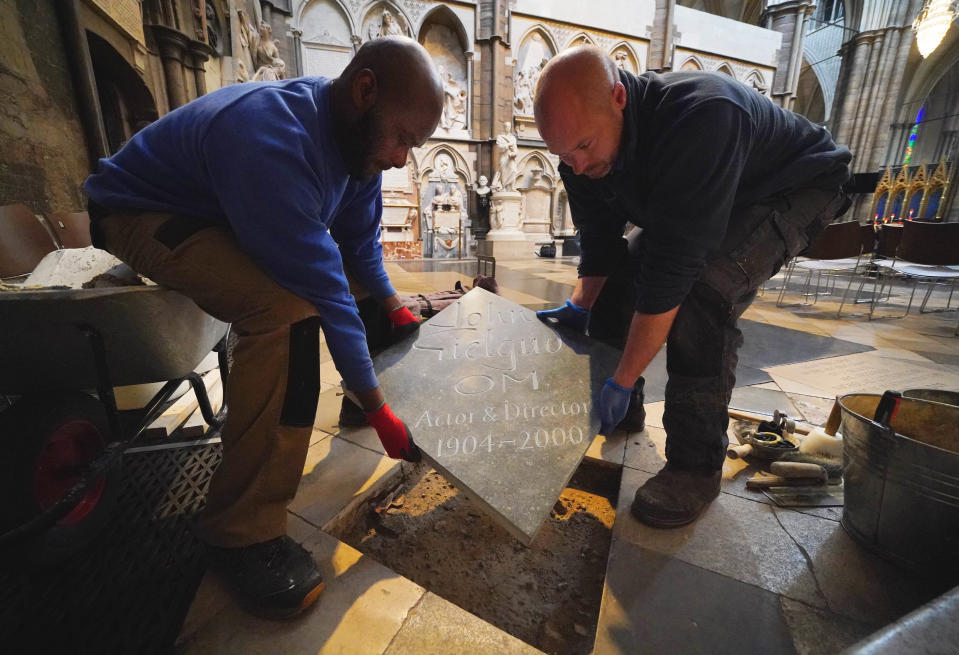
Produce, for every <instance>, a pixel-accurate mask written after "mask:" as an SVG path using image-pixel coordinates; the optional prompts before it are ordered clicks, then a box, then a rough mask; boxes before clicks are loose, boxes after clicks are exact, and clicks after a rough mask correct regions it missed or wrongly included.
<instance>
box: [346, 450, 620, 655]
mask: <svg viewBox="0 0 959 655" xmlns="http://www.w3.org/2000/svg"><path fill="white" fill-rule="evenodd" d="M618 486H619V473H618V472H614V471H610V470H609V469H606V468H601V467H595V468H594V467H587V466H583V467H581V468H580V469H579V470H578V471H577V473H576V474H575V475H574V476H573V479H572V480H571V481H570V484H569V486H568V487H567V488H565V489H563V491H562V493H561V494H560V496H559V500H557V501H556V504H555V505H554V507H553V510H552V512H551V513H550V516H549V518H548V519H547V520H546V522H545V523H544V525H543V528H542V530H541V531H540V533H539V534H538V536H537V537H536V539H535V540H534V541H533V543H532V545H531V546H530V547H528V548H527V547H525V546H523V545H522V544H521V543H520V542H519V541H518V540H516V539H515V538H513V537H512V536H511V535H510V534H509V533H508V532H507V531H506V530H505V529H504V528H502V527H500V526H499V525H497V524H496V523H495V522H494V521H493V520H492V519H491V518H490V517H488V516H487V515H486V514H485V513H484V512H482V511H481V510H480V508H478V507H477V506H476V505H475V504H473V503H472V502H471V501H470V500H469V499H468V498H466V497H465V496H464V495H463V494H461V493H459V492H458V491H457V490H456V488H455V487H453V486H452V485H451V484H450V483H449V482H448V481H447V480H445V479H444V478H443V477H442V476H441V475H440V474H439V473H437V472H436V471H433V470H427V471H424V473H423V474H422V475H420V476H418V477H410V478H409V479H407V480H406V481H405V482H403V483H402V484H400V486H398V487H396V488H394V489H393V490H392V491H389V492H386V493H384V494H381V495H379V496H378V497H376V498H373V499H372V500H371V501H370V502H369V503H368V504H367V505H366V506H365V507H363V508H361V509H360V511H359V512H358V513H357V515H356V517H355V519H354V520H353V521H352V522H349V524H348V525H349V526H350V527H349V528H346V529H343V530H342V532H341V533H340V534H336V535H335V536H337V537H338V538H339V539H341V540H343V541H345V542H346V543H348V544H350V545H352V546H354V547H355V548H357V549H358V550H360V551H362V552H363V553H365V554H367V555H370V556H371V557H373V558H374V559H376V560H377V561H379V562H382V563H383V564H386V565H387V566H389V567H390V568H391V569H393V570H395V571H396V572H397V573H399V574H401V575H403V576H405V577H407V578H409V579H410V580H412V581H414V582H416V583H417V584H419V585H422V586H423V587H425V588H426V589H428V590H430V591H432V592H433V593H435V594H437V595H438V596H440V597H442V598H444V599H446V600H448V601H450V602H452V603H454V604H455V605H458V606H459V607H461V608H463V609H465V610H467V611H468V612H470V613H472V614H475V615H476V616H478V617H480V618H481V619H483V620H485V621H487V622H489V623H491V624H493V625H495V626H496V627H498V628H499V629H501V630H503V631H505V632H508V633H509V634H511V635H513V636H515V637H517V638H519V639H521V640H523V641H525V642H526V643H528V644H530V645H532V646H534V647H536V648H539V649H540V650H542V651H545V652H547V653H551V654H557V655H561V654H562V655H565V654H570V655H572V654H580V653H589V652H590V651H591V650H592V647H593V639H594V636H595V634H596V622H597V618H598V615H599V607H600V601H601V599H602V593H603V579H604V576H605V572H606V560H607V553H608V552H609V545H610V536H611V529H612V525H613V518H614V513H615V512H614V502H615V498H616V493H617V489H618ZM587 489H588V490H587ZM337 524H339V525H343V524H344V523H343V522H340V521H337Z"/></svg>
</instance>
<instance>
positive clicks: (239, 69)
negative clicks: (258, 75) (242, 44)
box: [236, 59, 250, 83]
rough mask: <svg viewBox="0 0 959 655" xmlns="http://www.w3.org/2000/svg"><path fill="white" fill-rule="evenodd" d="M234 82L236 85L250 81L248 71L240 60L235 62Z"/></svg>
mask: <svg viewBox="0 0 959 655" xmlns="http://www.w3.org/2000/svg"><path fill="white" fill-rule="evenodd" d="M236 81H237V82H238V83H242V82H249V81H250V71H248V70H247V69H246V64H244V63H243V60H242V59H237V60H236Z"/></svg>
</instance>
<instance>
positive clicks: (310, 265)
mask: <svg viewBox="0 0 959 655" xmlns="http://www.w3.org/2000/svg"><path fill="white" fill-rule="evenodd" d="M329 89H330V80H328V79H325V78H315V77H314V78H298V79H292V80H284V81H281V82H249V83H245V84H235V85H231V86H227V87H224V88H222V89H219V90H217V91H214V92H212V93H209V94H207V95H205V96H202V97H200V98H198V99H196V100H194V101H193V102H191V103H189V104H187V105H184V106H183V107H180V108H178V109H176V110H175V111H173V112H170V113H169V114H167V115H166V116H164V117H163V118H161V119H160V120H158V121H156V122H155V123H152V124H151V125H149V126H148V127H146V128H144V129H143V130H141V131H140V132H138V133H137V134H136V135H135V136H134V137H133V138H132V139H131V140H130V141H129V142H128V143H127V144H126V145H125V146H124V147H123V148H122V149H121V150H120V151H119V152H118V153H117V154H115V155H114V156H113V157H110V158H109V159H101V160H100V164H99V167H98V169H97V172H96V173H94V174H93V175H91V176H90V177H89V178H88V179H87V181H86V183H85V184H84V189H85V190H86V192H87V194H88V195H89V197H90V199H91V200H93V201H94V202H96V203H97V204H98V205H100V206H102V207H106V208H109V209H111V210H129V209H137V210H154V211H168V212H175V213H179V214H186V215H190V216H195V217H199V218H202V219H204V220H209V221H210V222H211V223H213V224H218V225H227V226H229V227H230V228H231V229H232V231H233V233H234V235H235V236H236V240H237V243H238V244H239V246H240V248H241V249H243V251H245V252H246V253H247V254H249V255H250V256H251V257H252V258H253V259H254V261H256V263H257V264H258V265H259V266H260V267H262V268H263V269H264V270H265V271H266V272H267V273H268V274H269V275H270V276H271V277H272V278H273V279H274V280H276V281H277V282H278V283H279V284H281V285H283V286H284V287H286V288H287V289H289V290H290V291H292V292H293V293H295V294H297V295H298V296H300V297H302V298H305V299H307V300H309V301H310V302H312V303H313V304H314V305H316V308H317V310H318V311H319V314H320V321H321V323H322V326H323V331H324V333H325V334H326V339H327V343H328V345H329V348H330V354H331V355H332V357H333V361H334V362H335V364H336V368H337V369H338V370H339V371H340V374H341V375H342V376H343V379H344V381H345V382H346V385H347V387H348V388H350V389H352V390H354V391H365V390H368V389H372V388H373V387H375V386H377V382H376V376H375V375H374V373H373V364H372V362H371V361H370V355H369V350H368V349H367V346H366V333H365V331H364V329H363V323H362V321H361V320H360V317H359V313H358V312H357V308H356V303H355V302H354V300H353V296H352V295H351V294H350V291H349V285H348V283H347V280H346V275H345V274H344V266H345V267H346V268H347V269H348V270H349V271H350V274H351V275H353V276H354V277H355V278H356V280H357V281H358V282H360V283H361V284H362V285H364V286H365V287H366V288H367V289H368V290H369V291H370V293H371V294H372V295H373V296H374V297H375V298H377V299H383V298H387V297H389V296H391V295H393V294H394V293H395V291H394V289H393V287H392V285H391V284H390V280H389V278H388V277H387V275H386V271H385V270H384V269H383V258H382V248H381V246H380V243H379V237H380V215H381V213H382V200H381V196H380V181H381V177H380V176H379V175H376V176H375V177H372V178H367V179H357V178H352V177H350V176H349V175H348V174H347V172H346V169H345V166H344V163H343V159H342V156H341V154H340V152H339V150H338V148H337V146H336V143H335V141H334V139H333V124H332V120H331V115H330V99H329V96H330V93H329Z"/></svg>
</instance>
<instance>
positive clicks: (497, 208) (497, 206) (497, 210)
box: [489, 198, 503, 230]
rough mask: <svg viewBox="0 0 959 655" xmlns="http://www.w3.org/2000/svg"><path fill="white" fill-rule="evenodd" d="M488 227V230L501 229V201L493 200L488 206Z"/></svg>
mask: <svg viewBox="0 0 959 655" xmlns="http://www.w3.org/2000/svg"><path fill="white" fill-rule="evenodd" d="M489 227H490V230H502V229H503V201H502V200H501V199H499V198H497V199H494V200H493V202H492V204H491V205H490V211H489Z"/></svg>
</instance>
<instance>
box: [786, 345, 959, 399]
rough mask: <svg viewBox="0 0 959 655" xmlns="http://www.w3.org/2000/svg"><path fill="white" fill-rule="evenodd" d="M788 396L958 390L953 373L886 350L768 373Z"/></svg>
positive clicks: (797, 365) (825, 360)
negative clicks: (925, 389) (911, 390)
mask: <svg viewBox="0 0 959 655" xmlns="http://www.w3.org/2000/svg"><path fill="white" fill-rule="evenodd" d="M768 372H769V374H770V375H771V376H772V377H773V379H774V380H775V381H776V383H777V384H778V385H779V386H780V387H781V388H782V389H783V391H786V392H787V393H799V394H804V395H809V396H820V397H823V398H832V397H835V396H837V395H841V394H846V393H882V392H883V391H885V390H886V389H900V390H902V389H916V388H928V389H959V374H957V373H956V372H955V369H951V368H949V367H946V366H942V365H939V364H935V363H933V362H929V361H925V360H916V359H915V358H914V357H911V358H908V359H903V358H902V357H900V356H899V353H895V352H890V351H888V350H882V351H880V350H876V351H871V352H864V353H858V354H854V355H846V356H842V357H833V358H830V359H824V360H817V361H814V362H803V363H800V364H789V365H786V366H777V367H774V368H770V369H768Z"/></svg>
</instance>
